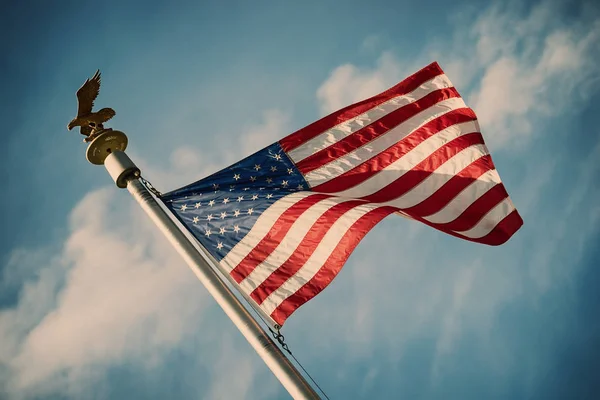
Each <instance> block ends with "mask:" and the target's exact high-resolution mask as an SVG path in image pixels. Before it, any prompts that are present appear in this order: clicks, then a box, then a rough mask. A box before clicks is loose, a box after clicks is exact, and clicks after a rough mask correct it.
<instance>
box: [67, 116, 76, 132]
mask: <svg viewBox="0 0 600 400" xmlns="http://www.w3.org/2000/svg"><path fill="white" fill-rule="evenodd" d="M76 126H77V118H75V119H73V120H72V121H71V122H69V125H67V129H68V130H71V129H73V128H75V127H76Z"/></svg>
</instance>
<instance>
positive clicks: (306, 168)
mask: <svg viewBox="0 0 600 400" xmlns="http://www.w3.org/2000/svg"><path fill="white" fill-rule="evenodd" d="M459 97H460V95H459V94H458V92H457V91H456V89H455V88H444V89H439V90H436V91H434V92H431V93H429V94H428V95H426V96H424V97H422V98H421V99H419V100H417V101H415V102H414V103H410V104H407V105H405V106H404V107H400V108H399V109H397V110H395V111H393V112H391V113H389V114H387V115H385V116H384V117H381V118H380V119H378V120H376V121H375V122H373V123H372V124H370V125H367V126H365V127H364V128H361V129H360V130H358V131H356V132H354V133H353V134H351V135H348V136H346V137H345V138H343V139H342V140H340V141H338V142H337V143H335V144H333V145H331V146H329V147H327V148H325V149H323V150H321V151H318V152H317V153H315V154H313V155H311V156H308V157H306V158H305V159H304V160H302V161H299V162H297V163H296V167H297V168H298V169H299V170H300V172H301V173H302V174H304V175H306V174H307V173H309V172H310V171H313V170H315V169H317V168H320V167H322V166H323V165H325V164H327V163H330V162H331V161H333V160H336V159H338V158H340V157H343V156H345V155H346V154H348V153H350V152H352V151H354V150H356V149H358V148H359V147H362V146H364V145H365V144H367V143H369V142H371V141H372V140H374V139H376V138H378V137H379V136H381V135H383V134H386V133H387V132H389V131H390V130H392V129H394V128H395V127H397V126H398V125H400V124H402V123H403V122H406V121H407V120H408V119H410V118H412V117H414V116H416V115H417V114H419V113H421V112H423V111H424V110H426V109H428V108H431V107H433V106H434V105H436V104H437V103H439V102H440V101H444V100H447V99H451V98H459Z"/></svg>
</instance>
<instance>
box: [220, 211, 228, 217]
mask: <svg viewBox="0 0 600 400" xmlns="http://www.w3.org/2000/svg"><path fill="white" fill-rule="evenodd" d="M226 216H227V213H226V212H225V211H223V212H222V213H221V219H225V217H226Z"/></svg>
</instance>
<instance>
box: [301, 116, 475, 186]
mask: <svg viewBox="0 0 600 400" xmlns="http://www.w3.org/2000/svg"><path fill="white" fill-rule="evenodd" d="M476 119H477V116H476V115H475V113H474V112H473V110H471V109H470V108H459V109H456V110H452V111H450V112H449V113H446V114H444V115H442V116H440V117H438V118H436V119H434V120H432V121H429V122H428V123H426V124H425V125H423V126H422V127H420V128H419V129H417V130H416V131H414V132H413V133H411V134H410V135H408V136H406V137H404V138H403V139H402V140H400V141H399V142H398V143H396V144H394V145H393V146H390V147H389V148H388V149H387V150H385V151H383V152H381V153H379V154H378V155H376V156H375V157H373V158H371V159H369V160H367V161H365V162H364V163H362V164H360V165H358V166H356V167H355V168H353V169H351V170H349V171H347V172H345V173H343V174H341V175H340V176H338V177H336V178H334V179H332V180H330V181H328V182H325V183H323V184H321V185H317V186H315V187H313V188H312V190H314V191H317V192H324V193H335V192H341V191H343V190H347V189H350V188H351V187H354V186H356V185H358V184H360V183H362V182H364V181H366V180H367V179H369V178H371V177H372V176H373V175H375V174H376V173H378V172H380V171H381V170H383V169H385V168H386V167H387V166H389V165H391V164H392V163H394V162H396V161H397V160H398V159H400V158H402V157H403V156H404V155H406V154H407V153H408V152H410V151H411V150H413V149H414V148H415V147H417V146H418V145H419V144H421V142H423V141H424V140H426V139H427V138H429V137H431V136H433V135H435V134H437V133H438V132H440V131H442V130H444V129H446V128H448V127H450V126H452V125H456V124H461V123H463V122H469V121H475V120H476Z"/></svg>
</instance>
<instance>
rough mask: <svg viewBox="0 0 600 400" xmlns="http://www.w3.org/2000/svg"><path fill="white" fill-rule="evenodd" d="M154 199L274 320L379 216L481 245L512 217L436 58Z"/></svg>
mask: <svg viewBox="0 0 600 400" xmlns="http://www.w3.org/2000/svg"><path fill="white" fill-rule="evenodd" d="M162 200H163V201H164V203H165V204H166V206H167V207H168V208H169V209H170V210H171V211H172V212H173V213H174V214H175V215H176V216H177V218H178V219H179V220H180V221H181V222H182V223H183V225H185V227H186V228H187V229H188V230H189V231H190V232H191V233H192V235H193V236H194V237H195V238H197V239H198V241H199V242H200V243H201V244H202V245H203V247H204V248H205V249H206V250H208V252H209V253H210V254H211V255H212V256H213V257H214V258H215V259H216V260H217V262H218V267H219V268H220V269H221V271H222V272H224V273H225V274H227V275H229V277H230V278H231V280H232V281H233V282H235V283H236V284H237V285H238V287H239V289H240V290H241V291H242V292H243V293H244V294H245V295H246V297H247V298H250V299H251V300H252V301H253V302H254V303H255V304H254V306H255V307H257V309H259V310H260V311H261V314H262V315H267V316H269V317H270V318H271V319H272V321H271V322H273V321H274V323H276V324H278V325H283V323H284V321H285V320H286V318H288V317H289V316H290V315H291V314H292V313H293V312H294V311H295V310H296V309H297V308H298V307H300V306H301V305H302V304H304V303H305V302H307V301H308V300H310V299H311V298H313V297H314V296H316V295H317V294H318V293H319V292H321V291H322V290H323V289H324V288H325V287H326V286H327V285H328V284H329V283H330V282H331V281H332V280H333V278H334V277H335V276H336V274H337V273H338V272H339V271H340V269H341V268H342V266H343V264H344V263H345V262H346V260H347V259H348V257H349V256H350V254H351V253H352V251H353V250H354V248H355V247H356V246H357V245H358V243H359V242H360V240H361V239H362V238H363V237H364V236H365V235H366V234H367V232H368V231H369V230H370V229H371V228H373V227H374V226H375V225H376V224H377V223H378V222H379V221H381V220H382V219H383V218H384V217H386V216H388V215H389V214H392V213H396V214H400V215H402V216H405V217H408V218H411V219H414V220H417V221H420V222H422V223H425V224H427V225H429V226H431V227H433V228H436V229H438V230H440V231H442V232H445V233H448V234H450V235H453V236H456V237H459V238H462V239H466V240H470V241H473V242H478V243H484V244H488V245H499V244H501V243H504V242H505V241H506V240H508V239H509V238H510V237H511V236H512V235H513V234H514V233H515V232H516V231H517V230H518V229H519V227H520V226H521V225H522V223H523V221H522V219H521V217H520V216H519V214H518V213H517V211H516V209H515V207H514V205H513V203H512V201H511V200H510V198H509V196H508V194H507V192H506V190H505V188H504V186H503V185H502V183H501V181H500V177H499V175H498V173H497V171H496V169H495V167H494V164H493V162H492V159H491V157H490V154H489V152H488V149H487V147H486V146H485V144H484V142H483V138H482V136H481V133H480V132H479V124H478V123H477V118H476V116H475V113H474V112H473V110H471V109H470V108H468V107H467V106H466V105H465V103H464V101H463V100H462V98H461V97H460V95H459V94H458V92H457V90H456V89H455V88H454V87H453V85H452V83H451V82H450V80H449V79H448V77H447V76H446V75H445V74H444V72H443V71H442V69H441V68H440V66H439V65H438V64H437V63H432V64H431V65H429V66H427V67H425V68H424V69H422V70H420V71H419V72H417V73H415V74H414V75H412V76H410V77H409V78H407V79H405V80H404V81H402V82H400V83H399V84H397V85H396V86H394V87H392V88H391V89H389V90H387V91H385V92H383V93H381V94H378V95H376V96H374V97H371V98H369V99H367V100H364V101H362V102H360V103H356V104H353V105H350V106H348V107H346V108H344V109H342V110H339V111H337V112H334V113H333V114H331V115H328V116H326V117H324V118H322V119H321V120H319V121H317V122H314V123H313V124H311V125H309V126H307V127H305V128H303V129H300V130H299V131H297V132H294V133H292V134H291V135H289V136H287V137H285V138H283V139H282V140H280V141H279V142H277V143H274V144H272V145H270V146H268V147H266V148H265V149H263V150H260V151H258V152H257V153H255V154H253V155H251V156H249V157H247V158H245V159H244V160H242V161H240V162H238V163H236V164H234V165H232V166H230V167H228V168H225V169H223V170H221V171H219V172H217V173H215V174H213V175H211V176H209V177H208V178H205V179H202V180H200V181H198V182H195V183H192V184H190V185H187V186H185V187H183V188H180V189H177V190H175V191H173V192H170V193H167V194H165V195H164V196H162Z"/></svg>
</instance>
